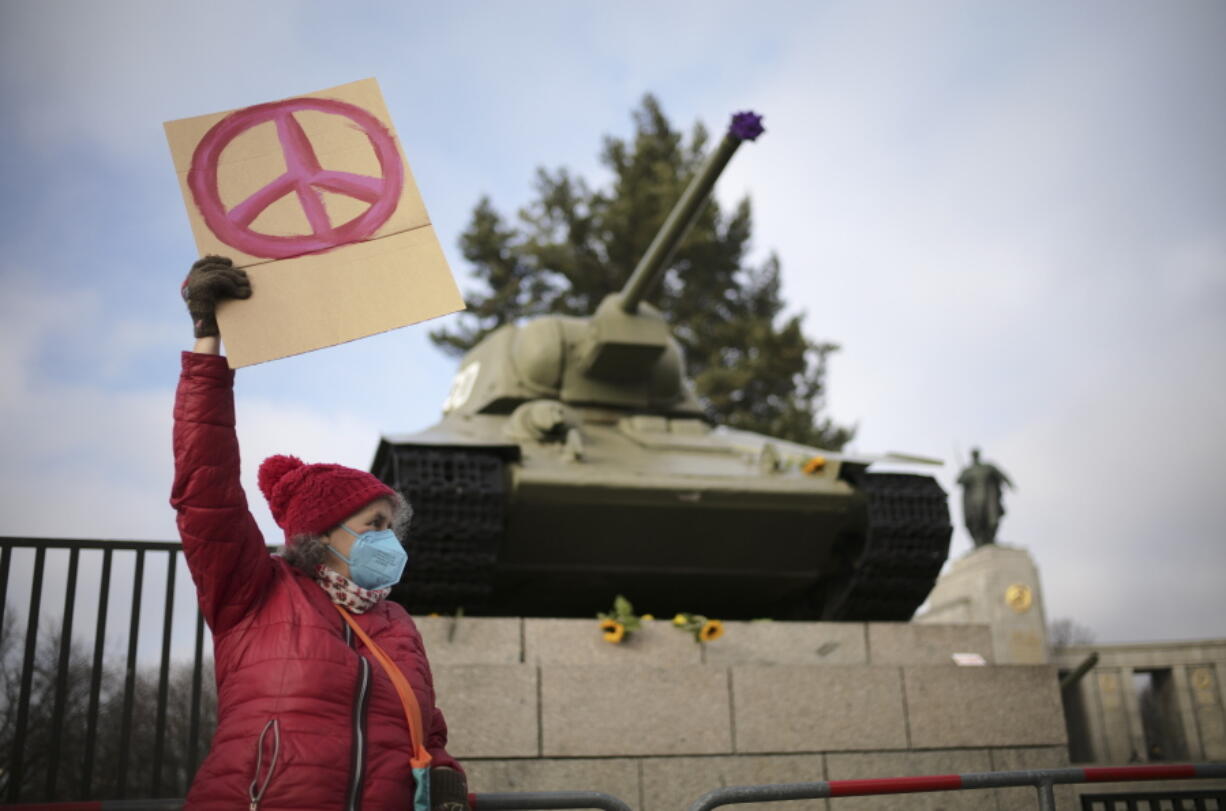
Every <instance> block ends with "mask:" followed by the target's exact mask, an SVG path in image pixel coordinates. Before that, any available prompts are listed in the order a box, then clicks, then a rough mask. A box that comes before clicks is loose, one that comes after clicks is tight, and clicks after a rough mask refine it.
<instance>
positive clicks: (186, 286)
mask: <svg viewBox="0 0 1226 811" xmlns="http://www.w3.org/2000/svg"><path fill="white" fill-rule="evenodd" d="M181 292H182V293H183V300H184V301H186V302H187V311H188V312H189V313H191V316H192V324H193V325H194V326H195V328H196V337H197V338H206V337H208V336H210V335H217V334H219V332H218V329H217V302H219V301H222V300H224V299H244V298H251V282H250V281H248V279H247V271H245V270H243V269H242V268H236V267H234V263H233V262H231V261H230V260H229V259H227V258H226V257H224V256H213V255H209V256H206V257H204V258H203V259H198V260H196V263H195V264H193V265H192V269H191V270H189V271H188V272H187V278H186V279H184V280H183V287H182V290H181Z"/></svg>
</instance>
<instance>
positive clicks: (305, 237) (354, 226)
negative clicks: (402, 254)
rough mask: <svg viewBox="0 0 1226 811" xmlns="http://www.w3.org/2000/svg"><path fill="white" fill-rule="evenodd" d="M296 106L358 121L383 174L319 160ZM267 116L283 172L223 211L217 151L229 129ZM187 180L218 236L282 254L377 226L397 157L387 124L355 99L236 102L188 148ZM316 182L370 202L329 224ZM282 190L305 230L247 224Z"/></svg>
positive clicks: (393, 197)
mask: <svg viewBox="0 0 1226 811" xmlns="http://www.w3.org/2000/svg"><path fill="white" fill-rule="evenodd" d="M298 110H314V111H317V112H321V113H331V114H333V115H340V116H344V117H346V118H348V119H350V120H351V121H353V122H354V123H355V124H357V125H358V127H359V128H360V129H361V130H362V132H364V133H365V134H366V137H367V138H368V139H370V145H371V147H373V148H374V150H375V156H376V157H377V158H378V159H379V168H380V170H381V171H382V172H383V176H382V177H370V176H368V175H358V174H353V173H352V172H338V171H333V170H329V169H324V168H323V167H321V166H320V165H319V159H318V158H317V157H316V156H315V150H314V149H313V148H312V147H311V141H310V139H309V138H307V135H306V132H305V131H304V130H303V129H302V125H301V124H299V123H298V120H297V119H296V118H294V113H295V112H296V111H298ZM266 121H273V122H275V123H276V125H277V135H278V136H279V137H280V139H281V148H282V150H283V151H284V153H285V174H283V175H281V176H280V177H278V178H277V179H276V180H274V181H273V182H271V183H269V184H268V185H267V186H265V187H263V188H262V189H260V190H259V191H257V192H255V193H254V194H252V195H251V196H250V197H248V198H247V199H246V200H243V201H242V202H241V203H239V204H238V205H236V206H234V208H232V209H230V210H229V211H227V210H226V207H225V205H224V204H223V203H222V201H221V193H220V191H219V189H218V180H217V166H218V161H219V159H220V157H221V153H222V151H223V150H224V149H225V148H226V146H227V145H229V143H230V142H231V141H233V140H234V139H235V137H237V136H238V135H240V134H241V133H243V132H246V131H247V130H249V129H251V128H252V127H254V126H256V125H257V124H262V123H264V122H266ZM187 185H188V188H189V189H191V192H192V197H193V198H194V199H195V201H196V206H197V207H198V208H199V209H200V214H201V215H202V216H203V217H204V222H205V224H207V225H208V227H209V228H210V229H211V230H212V232H213V233H214V234H216V235H217V238H218V239H220V240H221V241H222V242H224V243H226V244H227V245H230V246H231V247H234V248H238V249H239V250H240V251H243V252H245V253H249V254H251V255H252V256H264V257H269V258H272V259H284V258H286V257H289V256H299V255H301V254H305V253H317V252H319V251H326V250H328V249H330V248H335V247H337V246H339V245H345V244H348V243H350V242H358V241H359V240H362V239H365V238H366V237H368V236H370V235H371V234H373V233H374V232H375V231H377V230H378V229H379V226H381V225H383V223H385V222H387V219H388V217H390V216H392V212H394V211H395V210H396V205H397V204H398V203H399V201H400V191H401V189H402V188H403V186H404V163H403V162H402V161H401V159H400V152H399V151H398V150H397V149H396V142H395V140H394V139H393V138H392V134H391V133H390V132H388V129H387V127H385V126H383V124H382V122H380V121H379V120H378V119H377V118H375V117H374V116H373V115H371V114H370V113H368V112H367V111H366V110H363V109H362V108H361V107H357V106H355V105H352V104H347V103H345V102H343V101H336V100H334V99H307V98H302V99H287V100H286V101H274V102H269V103H268V104H257V105H255V106H254V107H246V108H244V109H242V110H237V111H235V112H233V113H231V114H230V115H228V116H226V117H225V118H223V119H222V120H221V121H218V122H217V123H216V124H214V125H213V127H212V129H210V130H209V131H208V132H207V133H205V136H204V138H202V139H201V140H200V143H199V144H197V145H196V151H195V152H194V153H192V165H191V168H190V169H189V170H188V173H187ZM321 190H322V191H329V192H334V193H337V194H344V195H347V196H349V197H353V198H354V199H357V200H362V201H364V202H367V203H370V208H368V209H366V211H364V212H362V213H361V214H359V215H358V216H357V217H354V218H353V219H351V220H349V221H348V222H346V223H344V224H342V225H339V226H333V225H332V222H331V220H330V219H329V218H328V212H327V211H326V210H325V209H324V202H323V195H322V194H321V193H320V192H321ZM287 194H297V195H298V201H299V203H301V205H302V210H303V211H304V212H305V213H306V218H307V222H308V223H309V224H310V226H311V232H312V233H309V234H298V235H294V236H278V235H274V234H263V233H260V232H259V231H253V230H252V229H251V228H250V226H251V223H252V222H253V221H254V220H255V218H256V217H258V216H260V214H261V213H263V211H264V210H265V209H266V208H268V207H269V206H270V205H272V204H273V203H275V202H276V201H277V200H280V199H281V198H282V197H284V196H286V195H287Z"/></svg>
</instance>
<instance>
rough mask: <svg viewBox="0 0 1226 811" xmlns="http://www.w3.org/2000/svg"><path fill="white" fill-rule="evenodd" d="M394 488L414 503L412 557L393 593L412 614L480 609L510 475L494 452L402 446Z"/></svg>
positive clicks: (396, 457) (489, 584)
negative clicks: (507, 477) (507, 479)
mask: <svg viewBox="0 0 1226 811" xmlns="http://www.w3.org/2000/svg"><path fill="white" fill-rule="evenodd" d="M394 465H395V468H394V470H395V484H394V486H395V488H396V489H397V490H399V491H400V492H401V493H402V494H403V495H404V497H405V498H406V499H408V501H409V504H411V505H412V506H413V520H412V523H411V524H410V526H409V536H408V542H407V543H406V545H405V548H406V549H407V550H408V553H409V563H408V565H407V566H406V567H405V575H404V578H403V579H402V580H401V582H400V584H399V585H398V586H396V587H395V589H394V590H393V592H392V597H393V599H395V600H396V601H397V602H399V603H401V604H402V605H404V606H405V607H406V608H407V609H408V610H409V612H410V613H414V614H425V613H430V612H435V611H437V612H440V613H451V612H454V611H456V610H457V609H461V608H462V609H464V610H465V611H469V612H474V611H475V612H479V611H480V610H481V609H482V607H483V606H484V604H485V603H486V602H488V600H489V598H490V594H491V591H492V588H493V579H494V570H495V567H496V564H497V555H498V542H499V540H500V538H501V537H502V532H503V523H504V512H505V510H504V507H505V503H506V479H505V476H504V472H503V460H502V458H501V457H499V456H498V455H497V454H495V453H491V452H489V451H479V450H463V449H454V448H429V447H420V446H404V445H402V446H400V447H397V448H396V449H395V450H394Z"/></svg>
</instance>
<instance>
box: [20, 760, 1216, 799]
mask: <svg viewBox="0 0 1226 811" xmlns="http://www.w3.org/2000/svg"><path fill="white" fill-rule="evenodd" d="M1214 778H1226V763H1190V764H1181V765H1171V766H1108V767H1097V768H1068V769H1030V770H1025V771H1013V772H979V773H975V774H935V775H924V776H921V777H883V778H878V779H869V780H824V781H821V782H816V783H772V784H767V785H760V786H728V787H725V788H717V789H714V790H713V791H709V792H707V793H706V794H704V795H703V796H702V797H700V798H698V800H697V801H695V802H694V803H693V805H691V806H690V807H689V809H688V811H711V809H714V808H718V807H720V806H723V805H736V804H741V803H767V802H779V801H782V800H818V799H824V798H834V797H866V796H873V795H880V794H918V793H925V792H932V791H964V790H967V789H985V788H1015V787H1025V786H1031V787H1034V788H1035V789H1037V790H1038V793H1039V794H1038V797H1039V808H1040V811H1055V808H1056V799H1055V792H1054V790H1053V788H1054V786H1057V785H1065V784H1070V783H1132V782H1149V781H1154V780H1209V779H1214ZM1196 793H1197V794H1201V795H1203V796H1204V797H1208V798H1217V799H1218V800H1219V807H1222V806H1221V804H1220V803H1221V802H1222V801H1223V800H1226V790H1223V791H1222V792H1196ZM1102 796H1104V797H1106V796H1108V795H1102ZM468 799H469V804H470V805H471V806H472V809H473V811H531V810H535V809H541V810H542V811H552V809H572V808H574V809H577V808H596V809H600V810H601V811H631V808H630V806H629V805H628V804H627V803H626V802H624V801H623V800H621V799H619V798H617V797H614V796H613V795H611V794H603V793H601V792H598V791H516V792H506V793H490V794H470V795H468ZM182 805H183V801H182V800H113V801H102V802H87V803H44V804H37V805H22V806H17V809H20V811H179V809H181V808H182ZM1128 807H1129V808H1133V807H1135V806H1133V805H1129V806H1128ZM1197 807H1198V808H1200V807H1203V806H1197Z"/></svg>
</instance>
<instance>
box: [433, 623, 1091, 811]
mask: <svg viewBox="0 0 1226 811" xmlns="http://www.w3.org/2000/svg"><path fill="white" fill-rule="evenodd" d="M417 623H418V627H419V628H420V629H421V632H422V636H423V638H424V640H425V643H426V647H427V649H428V651H429V654H430V662H431V664H432V666H433V670H434V687H435V691H436V695H437V697H438V702H439V706H440V707H441V708H442V710H443V712H445V713H446V717H447V725H448V727H449V728H450V741H449V743H448V750H449V751H450V752H451V754H453V755H455V756H456V757H458V758H459V759H460V760H461V762H462V763H463V764H464V767H465V769H466V770H467V771H468V778H469V788H470V790H472V791H475V792H481V793H486V792H500V791H558V790H583V791H603V792H605V793H607V794H612V795H613V796H615V797H620V798H621V799H622V800H625V801H627V802H628V803H629V804H630V806H631V807H632V808H635V809H638V811H677V809H682V808H686V807H688V806H689V805H690V804H691V803H693V802H694V800H696V799H697V798H698V797H700V796H701V795H702V794H704V793H705V792H707V791H710V790H711V789H712V788H716V787H718V786H727V785H754V784H761V783H805V782H812V781H816V780H845V779H847V780H850V779H857V778H864V777H906V776H915V775H925V774H950V773H963V772H985V771H992V770H994V769H996V770H1005V769H1024V768H1047V767H1060V766H1066V765H1068V756H1067V748H1066V734H1065V727H1064V717H1063V714H1062V712H1061V707H1060V689H1059V686H1058V684H1059V683H1058V681H1057V678H1056V670H1055V668H1054V667H1052V666H1050V665H1039V666H1034V665H1021V666H1018V665H1005V666H1001V665H999V664H996V663H995V662H994V661H993V658H994V655H993V651H992V637H991V634H990V632H989V630H988V628H987V626H986V625H974V624H959V625H937V624H930V625H914V624H912V623H901V622H900V623H868V624H865V623H853V622H840V623H830V622H727V623H725V624H724V631H725V632H724V635H723V636H722V637H720V638H719V639H717V640H715V641H714V642H709V643H707V644H705V645H699V644H697V643H696V642H694V640H693V637H692V636H690V635H689V634H687V633H682V632H680V631H678V630H677V629H676V628H674V627H673V624H672V622H670V621H668V620H655V621H646V622H644V623H643V627H642V628H641V629H640V630H638V631H636V632H635V633H634V634H633V635H632V636H631V637H630V638H628V639H627V640H626V641H625V642H623V643H622V644H620V645H610V644H609V643H608V642H605V641H604V640H603V639H602V638H601V633H600V628H599V625H598V624H597V621H596V619H595V618H592V619H590V620H584V619H514V618H478V617H466V618H463V619H461V620H459V621H458V622H457V621H453V620H451V619H448V618H441V617H433V618H432V617H423V618H419V619H418V620H417ZM970 651H977V652H980V653H982V654H983V656H984V658H985V659H987V661H988V664H987V666H985V667H958V666H957V665H956V664H955V663H954V658H953V654H955V653H961V652H970ZM1057 797H1058V802H1059V808H1060V809H1061V810H1062V811H1063V810H1064V809H1072V808H1074V807H1075V805H1074V801H1073V797H1072V790H1071V789H1069V788H1066V787H1060V788H1058V789H1057ZM985 806H986V807H989V808H1000V809H1002V811H1003V809H1009V811H1012V809H1015V808H1016V809H1026V811H1033V809H1036V808H1037V803H1036V796H1035V792H1034V791H1033V790H1030V789H1024V788H1013V789H996V790H994V789H984V790H977V791H965V792H937V793H932V794H917V795H914V796H907V797H888V796H887V797H858V798H856V797H848V798H844V799H840V800H838V801H837V802H834V803H830V804H828V803H827V801H826V800H821V799H818V800H809V801H800V802H789V803H787V804H786V805H783V804H765V805H760V806H756V807H755V809H754V811H776V810H777V809H780V808H783V809H790V811H842V810H843V809H863V811H876V809H881V811H891V810H892V809H895V808H902V807H906V808H917V809H938V808H939V809H945V810H946V811H962V809H965V810H966V811H977V810H978V809H981V808H984V807H985Z"/></svg>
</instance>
